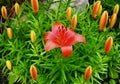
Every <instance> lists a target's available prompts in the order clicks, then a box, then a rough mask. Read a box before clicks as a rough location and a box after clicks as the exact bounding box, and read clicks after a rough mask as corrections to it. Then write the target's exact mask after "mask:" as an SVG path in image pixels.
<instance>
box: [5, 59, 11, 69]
mask: <svg viewBox="0 0 120 84" xmlns="http://www.w3.org/2000/svg"><path fill="white" fill-rule="evenodd" d="M6 66H7V68H8V69H9V70H11V69H12V65H11V62H10V61H9V60H7V61H6Z"/></svg>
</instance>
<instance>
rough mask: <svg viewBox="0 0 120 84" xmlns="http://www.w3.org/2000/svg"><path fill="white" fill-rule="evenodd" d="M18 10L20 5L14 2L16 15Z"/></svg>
mask: <svg viewBox="0 0 120 84" xmlns="http://www.w3.org/2000/svg"><path fill="white" fill-rule="evenodd" d="M19 11H20V5H19V4H18V3H17V2H16V3H15V13H16V15H18V14H19Z"/></svg>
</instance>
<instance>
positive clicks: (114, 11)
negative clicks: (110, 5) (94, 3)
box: [113, 4, 119, 14]
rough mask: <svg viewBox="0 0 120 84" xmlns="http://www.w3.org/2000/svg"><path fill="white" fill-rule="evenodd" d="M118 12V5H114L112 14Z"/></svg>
mask: <svg viewBox="0 0 120 84" xmlns="http://www.w3.org/2000/svg"><path fill="white" fill-rule="evenodd" d="M118 12H119V5H118V4H116V5H115V7H114V10H113V13H116V14H118Z"/></svg>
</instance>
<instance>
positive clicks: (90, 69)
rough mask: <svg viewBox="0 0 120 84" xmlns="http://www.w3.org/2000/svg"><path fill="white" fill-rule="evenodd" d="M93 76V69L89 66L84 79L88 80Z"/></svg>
mask: <svg viewBox="0 0 120 84" xmlns="http://www.w3.org/2000/svg"><path fill="white" fill-rule="evenodd" d="M91 75H92V67H91V66H88V67H87V68H86V70H85V74H84V78H85V80H88V79H89V78H90V77H91Z"/></svg>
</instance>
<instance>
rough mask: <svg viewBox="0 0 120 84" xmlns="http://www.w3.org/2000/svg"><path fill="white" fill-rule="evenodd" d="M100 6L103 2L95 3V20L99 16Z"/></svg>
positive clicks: (93, 11) (93, 14) (93, 13)
mask: <svg viewBox="0 0 120 84" xmlns="http://www.w3.org/2000/svg"><path fill="white" fill-rule="evenodd" d="M100 4H101V1H97V2H95V4H94V6H93V9H92V17H93V18H96V16H97V14H98V12H99V10H100Z"/></svg>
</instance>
